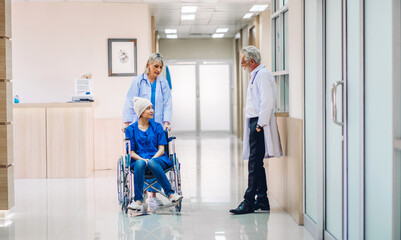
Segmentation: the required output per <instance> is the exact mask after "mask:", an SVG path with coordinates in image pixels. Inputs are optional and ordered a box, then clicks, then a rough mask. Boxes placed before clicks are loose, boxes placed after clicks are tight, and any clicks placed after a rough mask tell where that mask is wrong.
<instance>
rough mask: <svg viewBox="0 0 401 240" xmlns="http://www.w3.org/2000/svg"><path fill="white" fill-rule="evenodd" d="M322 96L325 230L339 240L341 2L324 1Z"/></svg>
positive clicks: (341, 169)
mask: <svg viewBox="0 0 401 240" xmlns="http://www.w3.org/2000/svg"><path fill="white" fill-rule="evenodd" d="M325 12H326V16H325V17H326V26H325V27H326V28H325V29H326V34H325V40H326V41H325V43H326V44H325V52H326V59H325V60H326V61H325V63H326V64H325V69H326V72H325V75H326V78H325V86H326V87H325V93H326V108H325V118H326V129H325V132H326V141H325V142H326V148H325V149H326V151H325V152H326V154H325V155H326V157H325V163H324V164H325V173H324V182H325V184H324V206H325V207H324V221H325V225H324V230H325V236H326V238H330V237H332V238H334V239H341V238H342V230H343V228H342V225H343V221H342V216H343V207H344V206H343V203H342V199H343V192H344V191H343V172H344V168H343V151H344V149H343V139H344V134H343V133H344V131H343V128H344V121H343V119H344V118H343V112H344V108H343V104H342V98H343V94H342V93H343V88H344V87H343V83H344V78H343V71H344V69H343V58H342V56H343V43H342V36H343V34H342V32H343V27H342V1H341V0H334V1H326V5H325Z"/></svg>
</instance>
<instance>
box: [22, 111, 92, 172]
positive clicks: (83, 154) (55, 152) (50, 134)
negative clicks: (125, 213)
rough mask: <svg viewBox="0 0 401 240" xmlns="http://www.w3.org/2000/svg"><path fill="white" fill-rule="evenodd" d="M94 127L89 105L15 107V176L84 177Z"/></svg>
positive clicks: (89, 156) (89, 162)
mask: <svg viewBox="0 0 401 240" xmlns="http://www.w3.org/2000/svg"><path fill="white" fill-rule="evenodd" d="M93 125H94V124H93V106H92V103H25V104H23V103H20V104H14V159H15V177H16V178H80V177H87V176H88V175H89V174H90V173H91V172H92V171H93V165H94V164H93V154H94V148H93V146H94V139H93Z"/></svg>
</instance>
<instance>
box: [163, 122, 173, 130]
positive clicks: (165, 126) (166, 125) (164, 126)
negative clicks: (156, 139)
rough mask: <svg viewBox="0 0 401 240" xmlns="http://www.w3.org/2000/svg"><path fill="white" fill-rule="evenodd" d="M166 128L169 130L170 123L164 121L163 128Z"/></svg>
mask: <svg viewBox="0 0 401 240" xmlns="http://www.w3.org/2000/svg"><path fill="white" fill-rule="evenodd" d="M166 129H168V131H171V127H170V123H169V122H164V124H163V130H166Z"/></svg>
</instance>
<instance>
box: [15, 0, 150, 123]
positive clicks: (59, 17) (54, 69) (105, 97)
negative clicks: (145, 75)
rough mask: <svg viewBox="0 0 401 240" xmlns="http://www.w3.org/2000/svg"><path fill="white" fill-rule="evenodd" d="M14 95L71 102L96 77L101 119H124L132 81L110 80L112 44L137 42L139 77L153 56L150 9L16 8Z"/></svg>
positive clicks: (110, 5) (52, 5)
mask: <svg viewBox="0 0 401 240" xmlns="http://www.w3.org/2000/svg"><path fill="white" fill-rule="evenodd" d="M12 29H13V81H14V93H18V94H19V95H20V98H21V102H24V103H30V102H66V101H69V100H71V96H72V95H73V94H74V80H75V79H76V78H78V77H80V76H81V75H83V74H85V73H87V72H91V73H92V75H93V79H94V80H93V81H94V93H95V109H94V114H95V118H116V117H121V114H122V107H123V103H124V99H125V95H126V93H127V90H128V87H129V85H130V83H131V81H132V77H108V71H107V67H108V63H107V61H108V60H107V39H108V38H136V39H137V43H138V50H137V61H138V66H137V69H138V73H141V72H142V71H143V68H144V65H145V62H146V60H147V58H148V56H149V54H150V52H151V31H150V13H149V9H148V7H147V5H146V4H129V3H123V4H121V3H83V2H75V3H73V2H72V3H67V2H54V3H48V2H40V3H27V2H18V3H13V4H12Z"/></svg>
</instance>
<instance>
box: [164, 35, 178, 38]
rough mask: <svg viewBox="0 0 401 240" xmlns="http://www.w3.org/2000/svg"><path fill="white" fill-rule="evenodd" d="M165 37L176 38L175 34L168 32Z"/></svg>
mask: <svg viewBox="0 0 401 240" xmlns="http://www.w3.org/2000/svg"><path fill="white" fill-rule="evenodd" d="M166 37H167V38H171V39H176V38H177V34H169V35H166Z"/></svg>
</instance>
